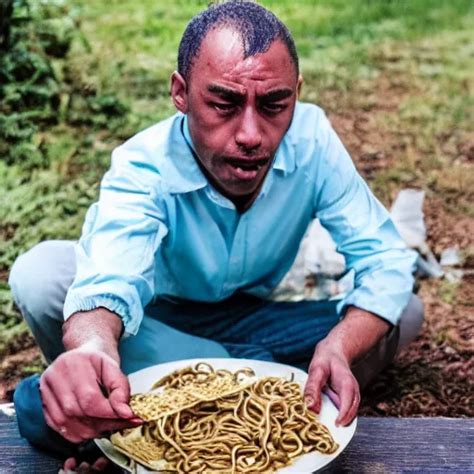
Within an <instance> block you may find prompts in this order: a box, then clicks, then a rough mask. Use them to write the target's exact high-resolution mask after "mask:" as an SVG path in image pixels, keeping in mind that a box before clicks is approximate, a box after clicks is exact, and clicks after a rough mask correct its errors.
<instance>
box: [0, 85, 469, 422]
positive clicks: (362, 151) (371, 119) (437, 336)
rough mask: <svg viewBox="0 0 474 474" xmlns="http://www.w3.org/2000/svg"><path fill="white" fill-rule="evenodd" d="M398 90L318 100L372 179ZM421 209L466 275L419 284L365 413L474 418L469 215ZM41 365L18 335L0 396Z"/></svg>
mask: <svg viewBox="0 0 474 474" xmlns="http://www.w3.org/2000/svg"><path fill="white" fill-rule="evenodd" d="M403 94H404V89H403V88H400V87H397V85H396V84H395V85H394V84H393V83H387V81H386V79H385V78H384V77H383V76H382V78H381V79H380V80H379V81H378V86H377V88H376V89H374V91H373V93H372V95H371V97H369V99H370V106H369V107H358V106H357V104H352V107H351V106H350V107H345V105H346V104H340V103H339V102H340V98H338V97H331V96H330V94H329V95H327V96H325V97H323V99H322V100H323V102H325V104H323V105H324V106H325V108H326V110H328V111H329V116H330V119H331V120H332V122H333V124H334V126H335V128H336V130H337V131H338V133H339V134H340V136H341V138H342V140H343V142H344V143H345V144H346V146H347V147H348V149H349V151H350V152H351V155H352V156H353V158H354V160H355V162H356V164H357V166H358V169H359V170H360V171H361V173H362V174H363V175H364V176H365V177H367V178H369V179H370V178H371V177H372V176H374V175H376V174H377V173H379V172H381V171H383V170H386V169H388V168H390V167H393V166H394V160H395V159H396V156H397V153H398V151H399V150H400V146H401V145H400V143H401V140H400V137H399V136H397V135H395V134H393V133H392V134H391V133H389V132H386V131H385V132H384V131H380V130H379V129H378V128H377V118H378V116H379V115H381V114H386V113H387V112H388V113H390V112H395V111H396V108H397V104H398V103H399V102H400V97H402V96H403ZM366 100H368V99H367V98H366ZM340 105H344V107H340ZM340 110H344V112H343V113H341V112H340ZM443 139H446V137H444V138H443V137H439V140H443ZM455 153H457V154H458V155H459V159H461V160H464V161H465V162H466V163H471V164H472V163H473V162H474V140H473V141H469V140H467V141H464V142H463V143H460V144H458V146H457V147H455ZM382 199H383V198H382ZM424 212H425V223H426V226H427V232H428V243H429V245H430V247H431V249H432V250H433V251H434V253H435V254H436V255H437V256H438V257H439V256H440V254H441V252H442V251H443V250H444V249H446V248H447V247H451V246H453V245H457V246H459V248H460V249H461V250H463V251H465V255H467V257H466V259H465V261H464V262H463V264H462V270H463V271H464V277H463V278H462V280H460V281H459V282H457V283H456V282H454V283H450V282H449V281H447V280H445V279H444V280H443V279H429V280H422V281H419V285H418V286H419V293H418V294H419V296H420V297H421V298H422V299H423V301H424V304H425V322H424V324H423V328H422V332H421V334H420V335H419V337H418V338H417V339H416V341H414V342H413V343H412V344H411V345H410V346H409V347H408V348H407V349H406V350H405V351H403V353H401V354H399V355H398V356H397V357H396V359H395V361H394V362H393V363H392V364H391V365H390V366H389V367H388V368H387V370H385V371H384V372H383V373H382V374H380V375H379V377H378V378H377V379H376V380H375V381H374V383H373V384H372V385H371V386H370V387H369V388H368V389H367V390H366V392H365V394H364V396H363V399H362V405H361V409H360V414H362V415H370V416H451V417H472V416H474V347H473V344H474V310H473V305H474V261H473V258H472V255H473V251H472V249H474V219H473V218H471V217H468V216H466V215H465V214H459V213H456V212H453V211H452V206H450V202H449V199H446V198H443V199H442V198H441V197H437V196H435V195H427V198H426V199H425V207H424ZM469 249H470V250H469ZM41 366H42V361H41V356H40V353H39V351H38V349H37V347H36V346H35V343H34V341H33V339H32V337H31V336H29V335H26V334H25V335H24V336H22V337H20V338H16V339H15V340H14V343H12V344H11V345H10V347H9V348H8V353H7V355H6V357H4V359H3V360H2V361H1V363H0V374H1V375H0V401H2V402H5V401H9V400H11V397H12V393H13V389H14V387H15V385H16V383H17V382H18V381H19V380H21V379H22V378H23V377H25V376H26V375H28V373H31V372H35V371H37V370H38V368H40V367H41Z"/></svg>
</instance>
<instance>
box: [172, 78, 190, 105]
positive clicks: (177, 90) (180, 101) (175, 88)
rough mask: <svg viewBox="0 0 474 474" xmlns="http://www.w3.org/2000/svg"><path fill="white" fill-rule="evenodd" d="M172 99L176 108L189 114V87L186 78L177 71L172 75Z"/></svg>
mask: <svg viewBox="0 0 474 474" xmlns="http://www.w3.org/2000/svg"><path fill="white" fill-rule="evenodd" d="M170 92H171V97H172V99H173V103H174V106H175V107H176V108H177V109H178V110H179V111H180V112H182V113H183V114H186V113H187V112H188V86H187V84H186V81H185V80H184V77H183V76H182V75H181V74H180V73H179V72H178V71H175V72H173V74H171V87H170Z"/></svg>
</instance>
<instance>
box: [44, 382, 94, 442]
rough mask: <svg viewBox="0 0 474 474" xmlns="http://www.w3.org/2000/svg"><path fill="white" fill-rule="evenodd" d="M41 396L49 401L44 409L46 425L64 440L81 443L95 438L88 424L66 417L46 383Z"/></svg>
mask: <svg viewBox="0 0 474 474" xmlns="http://www.w3.org/2000/svg"><path fill="white" fill-rule="evenodd" d="M41 395H42V398H44V400H47V402H46V403H47V407H45V409H44V416H45V420H46V424H47V425H48V426H50V427H51V428H52V429H53V430H55V431H57V432H58V433H59V434H60V435H61V436H62V437H63V438H65V439H67V440H68V441H71V443H81V442H82V441H84V440H86V439H91V438H94V437H95V434H96V433H95V432H94V431H93V430H92V429H91V428H90V427H89V426H88V425H87V423H85V422H83V421H81V420H79V419H77V418H75V417H72V416H71V417H67V416H65V415H64V412H63V409H62V408H61V407H60V406H59V403H58V401H57V398H56V397H55V395H54V392H53V391H52V390H51V387H50V385H49V384H48V382H47V381H46V382H45V383H44V384H43V385H42V388H41Z"/></svg>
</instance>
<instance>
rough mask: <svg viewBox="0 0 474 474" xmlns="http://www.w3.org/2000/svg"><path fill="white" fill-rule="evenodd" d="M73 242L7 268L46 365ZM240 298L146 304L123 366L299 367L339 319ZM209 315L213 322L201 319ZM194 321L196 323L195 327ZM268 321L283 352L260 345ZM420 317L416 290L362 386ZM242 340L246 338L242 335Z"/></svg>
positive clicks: (317, 306)
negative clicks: (230, 363)
mask: <svg viewBox="0 0 474 474" xmlns="http://www.w3.org/2000/svg"><path fill="white" fill-rule="evenodd" d="M74 244H75V243H74V242H72V241H47V242H42V243H40V244H38V245H36V246H35V247H33V248H32V249H31V250H29V251H28V252H26V253H25V254H23V255H21V256H20V257H18V259H17V260H16V261H15V263H14V265H13V267H12V269H11V272H10V278H9V283H10V286H11V289H12V293H13V297H14V300H15V302H16V304H17V306H18V308H19V309H20V311H21V313H22V315H23V317H24V318H25V320H26V322H27V324H28V326H29V327H30V329H31V331H32V332H33V335H34V337H35V339H36V341H37V343H38V345H39V347H40V349H41V351H42V352H43V354H44V356H45V358H46V360H47V361H48V362H51V361H53V360H54V359H55V358H56V357H57V356H58V355H59V354H60V353H62V352H63V351H64V347H63V344H62V324H63V305H64V300H65V297H66V293H67V290H68V288H69V286H70V285H71V283H72V281H73V278H74V276H75V273H76V261H75V254H74ZM243 298H244V300H242V297H241V298H240V300H239V299H236V298H234V299H233V300H232V301H228V302H226V303H225V304H226V305H227V306H226V307H224V306H223V304H221V303H216V304H202V303H193V302H185V303H186V304H182V305H179V304H170V303H166V302H162V303H160V304H156V305H155V306H154V307H147V308H145V316H144V318H143V321H142V324H141V326H140V329H139V331H138V333H137V335H136V336H131V337H128V338H123V339H122V340H121V342H120V345H119V351H120V356H121V364H122V369H123V370H124V372H125V373H131V372H134V371H136V370H140V369H142V368H144V367H148V366H150V365H154V364H158V363H163V362H169V361H172V360H180V359H190V358H199V357H203V358H204V357H245V358H255V359H262V360H276V361H278V362H286V363H291V364H292V365H297V366H300V367H303V368H304V364H306V366H307V363H308V361H309V360H310V358H311V355H312V351H313V350H314V346H315V345H316V343H317V342H318V341H319V340H321V339H322V338H324V337H325V336H326V335H327V333H328V332H329V331H330V330H331V329H332V327H334V325H336V324H337V322H338V321H339V316H338V315H337V313H336V311H335V304H332V303H327V302H326V303H321V302H300V303H267V302H266V303H263V302H262V300H259V301H256V299H255V298H253V299H252V298H250V299H248V300H246V299H245V298H246V297H243ZM190 308H191V309H190ZM210 313H212V314H213V316H212V318H213V319H212V318H211V317H208V316H206V314H210ZM183 314H185V316H182V315H183ZM215 315H217V316H215ZM223 315H224V316H225V317H227V316H229V317H231V315H232V316H233V317H234V321H233V322H232V321H231V322H230V323H229V324H228V325H227V326H222V319H223ZM235 315H237V316H235ZM206 318H207V319H206ZM282 318H287V320H288V325H287V326H283V327H281V320H282ZM196 320H199V321H201V323H200V324H198V325H194V326H193V321H196ZM257 320H258V325H256V321H257ZM273 320H278V321H280V327H279V330H280V332H281V334H282V339H283V342H284V344H281V347H283V349H279V347H280V346H279V345H278V341H275V344H274V345H273V346H272V347H271V352H270V350H267V349H268V348H262V346H261V345H259V344H258V342H259V341H258V337H259V336H258V335H259V334H261V332H262V326H264V329H265V330H266V333H265V335H264V336H263V337H261V339H266V340H269V339H271V336H275V334H276V333H277V332H278V331H277V330H275V329H274V328H271V327H269V326H271V324H272V321H273ZM215 321H219V322H220V326H219V327H218V329H216V330H214V329H213V327H214V326H215V324H214V322H215ZM242 321H244V323H245V324H244V323H242ZM262 321H265V324H262ZM422 322H423V305H422V303H421V301H420V299H419V298H417V297H416V296H415V295H413V296H412V298H411V300H410V302H409V304H408V305H407V307H406V308H405V309H404V311H403V314H402V318H401V321H400V323H399V325H398V326H396V327H394V328H392V330H391V331H390V332H389V334H388V335H387V336H385V337H384V338H383V339H382V340H381V341H380V342H379V343H378V344H377V345H376V346H375V347H374V348H373V349H372V351H370V352H369V354H367V355H366V357H364V359H362V360H361V361H359V362H358V363H357V364H356V365H354V366H353V367H352V369H353V372H354V375H355V376H356V378H357V379H358V381H359V384H360V386H361V388H363V387H364V386H366V385H367V384H368V383H369V382H370V380H372V379H373V378H374V377H375V376H376V375H377V374H378V373H379V372H380V371H381V370H382V369H383V368H384V367H385V366H386V365H387V364H388V363H390V361H391V360H392V359H393V357H394V356H395V354H396V352H397V351H399V350H401V349H402V348H404V347H405V346H407V345H408V344H409V343H410V342H411V341H412V340H413V339H414V338H415V337H416V336H417V334H418V332H419V330H420V327H421V325H422ZM298 324H299V327H300V328H303V330H299V331H297V334H296V336H295V337H297V338H298V341H297V342H298V345H295V344H293V342H294V341H292V340H291V327H293V326H295V325H298ZM239 325H240V326H242V329H241V330H240V332H239V331H238V330H237V329H238V328H239ZM303 325H305V326H303ZM236 328H237V329H236ZM253 328H255V330H254V329H253ZM249 334H252V335H255V336H254V339H253V340H252V339H249V337H250V336H249ZM301 334H308V338H307V340H306V339H305V341H303V343H301V342H300V339H301ZM240 337H242V338H244V337H245V341H244V340H242V341H241V340H239V338H240ZM255 338H257V340H255ZM274 339H275V337H274ZM288 347H290V348H291V347H293V348H294V349H293V353H292V354H290V353H288V350H287V349H286V348H288ZM285 351H286V352H285ZM275 354H276V356H275ZM274 356H275V357H274ZM305 359H306V362H305V363H303V361H304V360H305Z"/></svg>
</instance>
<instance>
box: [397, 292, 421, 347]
mask: <svg viewBox="0 0 474 474" xmlns="http://www.w3.org/2000/svg"><path fill="white" fill-rule="evenodd" d="M424 316H425V314H424V306H423V302H422V301H421V299H420V298H418V296H416V295H412V296H411V298H410V301H409V302H408V304H407V306H406V308H405V309H404V311H403V313H402V317H401V320H400V324H399V326H400V338H399V342H398V349H399V350H400V349H403V348H404V347H406V346H408V344H410V343H411V342H412V341H413V340H414V339H415V338H416V337H417V336H418V334H419V333H420V330H421V326H422V325H423V320H424Z"/></svg>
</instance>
